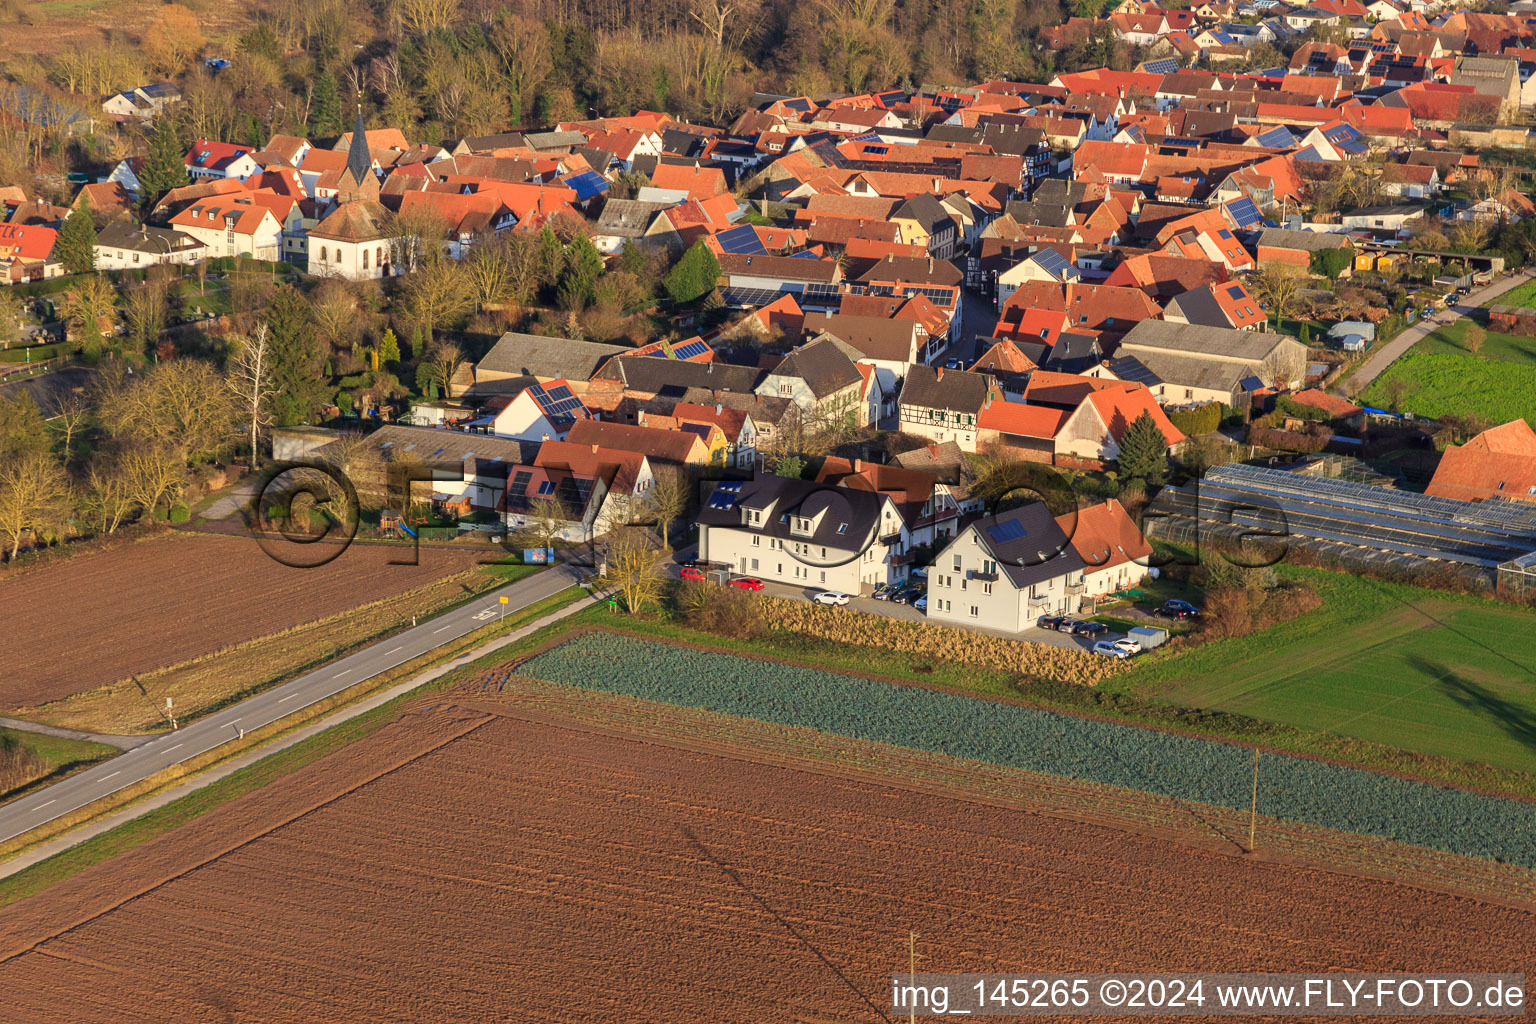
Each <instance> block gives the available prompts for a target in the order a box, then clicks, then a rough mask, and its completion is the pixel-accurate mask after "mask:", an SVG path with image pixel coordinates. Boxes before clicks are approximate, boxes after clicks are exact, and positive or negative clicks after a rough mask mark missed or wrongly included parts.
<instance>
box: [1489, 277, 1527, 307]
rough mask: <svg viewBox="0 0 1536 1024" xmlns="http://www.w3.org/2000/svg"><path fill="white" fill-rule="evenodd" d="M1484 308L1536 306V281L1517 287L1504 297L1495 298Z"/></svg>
mask: <svg viewBox="0 0 1536 1024" xmlns="http://www.w3.org/2000/svg"><path fill="white" fill-rule="evenodd" d="M1483 305H1484V306H1536V281H1527V282H1525V283H1524V284H1521V285H1516V286H1515V287H1514V288H1511V289H1510V290H1509V291H1507V292H1505V293H1504V294H1503V295H1498V296H1495V297H1494V298H1491V299H1489V300H1488V301H1487V302H1485V303H1483Z"/></svg>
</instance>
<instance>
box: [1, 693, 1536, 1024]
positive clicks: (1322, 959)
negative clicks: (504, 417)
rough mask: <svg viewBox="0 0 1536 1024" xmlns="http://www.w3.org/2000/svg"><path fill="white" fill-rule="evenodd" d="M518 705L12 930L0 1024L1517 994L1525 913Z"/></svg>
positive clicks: (244, 802)
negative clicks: (1042, 981) (997, 982)
mask: <svg viewBox="0 0 1536 1024" xmlns="http://www.w3.org/2000/svg"><path fill="white" fill-rule="evenodd" d="M532 699H533V701H534V702H535V703H533V704H530V705H527V706H519V705H518V704H516V703H514V702H512V701H502V702H500V704H498V701H497V699H495V698H488V699H474V700H463V701H458V702H457V703H450V702H445V703H443V704H440V705H438V706H436V707H424V708H421V709H418V710H417V711H415V712H413V713H412V714H409V715H407V716H406V717H405V718H404V719H403V720H402V721H401V722H399V723H397V724H395V725H393V726H390V727H387V728H385V729H383V730H381V731H379V732H378V733H376V734H374V735H373V736H371V737H370V738H368V739H366V740H363V741H361V742H359V743H355V744H353V745H351V746H349V747H347V748H344V749H343V750H342V751H341V752H339V753H338V754H336V755H333V756H331V757H329V758H327V759H326V760H324V761H322V762H319V763H317V764H315V765H312V766H310V768H308V769H307V770H306V771H305V772H304V773H302V774H300V775H295V776H290V777H288V778H286V779H284V780H281V781H279V782H278V783H275V784H273V785H271V786H268V787H266V788H265V789H262V790H258V791H256V792H253V793H251V794H249V795H248V796H246V797H244V798H242V799H241V800H239V801H236V802H235V803H232V804H229V805H226V806H225V807H223V808H221V809H219V810H216V811H214V812H212V813H211V814H209V815H207V816H206V817H204V818H202V819H200V820H198V821H196V822H194V823H192V824H190V825H188V826H185V827H183V828H182V829H180V830H178V831H177V832H174V833H171V834H169V835H167V836H164V837H162V838H161V839H158V840H156V841H154V842H152V843H150V844H148V845H146V846H144V847H141V848H139V849H137V850H134V851H131V852H130V853H128V854H125V855H123V856H120V857H118V858H116V859H115V860H111V861H107V862H105V863H103V864H99V865H97V866H96V867H94V868H91V869H88V870H87V871H85V872H83V873H81V874H80V875H77V876H75V877H74V878H72V879H70V880H69V881H66V882H64V883H61V884H60V885H57V886H55V887H54V888H52V889H49V890H47V891H46V892H44V893H43V894H42V895H40V896H38V897H34V898H33V899H31V900H28V901H25V902H22V903H18V904H14V905H12V906H11V907H8V908H6V910H5V911H4V913H3V914H0V991H3V992H4V993H5V998H4V999H0V1020H3V1021H25V1022H27V1024H48V1022H69V1024H93V1022H97V1021H102V1022H107V1021H111V1022H114V1024H115V1022H117V1021H121V1020H124V1019H135V1020H175V1021H179V1022H199V1021H221V1022H266V1021H285V1022H296V1024H303V1022H326V1024H333V1022H353V1021H356V1022H360V1024H361V1022H368V1024H376V1022H433V1024H436V1022H439V1021H492V1020H494V1021H541V1022H547V1021H602V1022H605V1024H606V1022H612V1021H617V1020H647V1021H667V1022H674V1021H701V1022H710V1024H717V1022H721V1021H818V1022H832V1021H879V1020H885V1019H887V1018H886V1010H885V1007H886V1005H887V1001H888V986H889V979H890V977H891V975H892V973H893V972H894V971H896V970H898V969H900V968H902V967H903V966H904V965H905V962H906V952H905V943H906V938H907V933H908V931H909V930H914V931H916V932H917V933H918V934H919V936H920V938H919V940H918V941H919V952H920V953H921V954H922V955H923V956H924V958H925V959H924V961H923V966H924V967H925V968H927V969H930V970H936V971H1026V970H1063V971H1065V970H1090V969H1118V970H1255V971H1262V970H1290V971H1301V970H1319V971H1322V970H1370V969H1383V970H1450V969H1456V970H1488V971H1526V972H1530V971H1531V970H1532V969H1536V963H1533V960H1536V954H1533V952H1532V951H1533V950H1536V914H1533V913H1531V912H1529V911H1524V910H1519V909H1512V908H1510V907H1506V906H1500V905H1496V904H1493V903H1489V902H1483V901H1479V900H1476V899H1471V898H1467V897H1462V896H1452V895H1446V894H1443V893H1438V892H1433V891H1430V890H1427V889H1421V888H1416V887H1413V886H1409V885H1403V884H1393V883H1390V882H1386V881H1379V880H1373V879H1368V878H1361V877H1357V876H1353V875H1349V874H1341V873H1336V872H1333V871H1330V870H1324V869H1321V868H1316V867H1308V866H1298V865H1295V864H1280V863H1265V862H1262V861H1255V860H1250V859H1244V858H1241V857H1235V856H1232V855H1231V854H1230V853H1227V852H1224V851H1221V850H1217V849H1211V848H1206V847H1203V846H1200V845H1190V844H1186V843H1180V842H1175V841H1173V840H1171V839H1169V838H1165V837H1154V836H1149V835H1145V834H1137V833H1134V832H1125V831H1119V830H1116V829H1113V828H1110V827H1107V826H1106V825H1101V824H1094V823H1091V822H1082V821H1073V820H1068V819H1065V818H1062V817H1057V816H1054V815H1049V814H1044V813H1038V812H1035V811H1030V810H1025V809H1009V808H1005V807H1001V806H998V805H996V804H994V803H991V802H988V801H984V800H981V799H972V798H962V797H960V796H957V795H955V793H950V794H948V795H946V794H943V793H938V792H931V791H920V790H915V789H913V788H911V787H909V786H906V785H900V784H896V783H891V784H883V783H881V782H880V781H879V780H878V779H877V778H875V777H873V775H872V774H871V773H874V772H878V771H879V770H880V766H879V765H878V764H873V765H872V766H871V768H870V771H869V772H864V773H858V774H849V775H838V774H835V773H832V772H831V770H830V768H829V765H831V764H832V760H833V759H832V758H831V757H830V756H829V757H828V758H826V759H825V760H822V761H820V763H818V762H816V761H812V760H805V759H802V760H801V762H800V763H799V765H798V766H797V765H796V764H794V763H793V758H783V759H780V761H779V762H778V763H774V764H767V763H762V762H760V761H756V760H753V758H755V757H756V754H755V753H750V752H747V751H746V750H745V748H738V749H736V750H707V749H704V747H705V746H708V745H710V744H711V743H713V742H714V741H712V740H709V739H708V738H706V737H701V740H702V741H703V742H702V743H701V746H700V747H699V748H696V749H689V748H687V747H683V746H679V745H677V744H676V743H667V742H660V741H656V740H651V741H647V740H642V739H637V738H633V737H626V736H621V735H616V734H613V733H612V732H611V731H609V730H608V729H606V728H601V727H598V726H595V725H594V726H588V725H585V724H583V723H581V722H579V721H577V720H575V719H574V718H565V719H559V720H555V719H552V718H550V717H549V716H548V715H545V717H544V718H543V720H540V715H541V713H543V705H540V704H538V703H537V702H538V701H539V700H540V699H541V698H539V697H537V696H536V697H534V698H532ZM549 699H550V700H554V699H555V698H554V697H551V698H549ZM632 703H633V704H634V705H635V706H642V705H639V702H632ZM551 706H552V705H551ZM642 707H643V706H642ZM647 713H650V714H654V715H657V716H664V715H666V714H667V712H666V711H665V710H658V709H647ZM827 744H828V747H827V749H828V750H832V749H843V748H844V747H846V744H841V743H840V742H838V743H836V744H835V745H834V741H833V740H832V738H827ZM807 752H809V748H807ZM952 764H953V765H956V766H959V767H961V768H963V763H962V762H952ZM957 770H958V769H957ZM1105 1019H1108V1018H1105ZM1250 1019H1252V1018H1250Z"/></svg>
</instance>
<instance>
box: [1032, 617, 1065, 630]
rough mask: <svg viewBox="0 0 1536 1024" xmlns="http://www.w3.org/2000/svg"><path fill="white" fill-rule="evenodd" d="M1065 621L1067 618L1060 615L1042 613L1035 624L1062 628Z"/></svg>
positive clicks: (1045, 627) (1042, 626)
mask: <svg viewBox="0 0 1536 1024" xmlns="http://www.w3.org/2000/svg"><path fill="white" fill-rule="evenodd" d="M1065 621H1067V620H1066V619H1065V618H1063V617H1062V616H1060V615H1042V616H1040V618H1039V619H1037V620H1036V621H1035V625H1037V626H1039V627H1040V628H1041V629H1060V628H1061V624H1062V623H1063V622H1065Z"/></svg>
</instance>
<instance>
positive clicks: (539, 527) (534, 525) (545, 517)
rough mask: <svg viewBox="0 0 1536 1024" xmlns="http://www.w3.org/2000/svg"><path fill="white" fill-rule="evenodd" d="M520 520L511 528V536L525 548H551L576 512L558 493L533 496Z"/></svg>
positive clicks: (572, 519)
mask: <svg viewBox="0 0 1536 1024" xmlns="http://www.w3.org/2000/svg"><path fill="white" fill-rule="evenodd" d="M521 516H522V522H521V523H520V524H519V525H518V526H516V527H514V528H513V530H512V538H513V540H514V541H515V542H517V543H519V544H521V545H522V546H523V547H526V548H552V547H554V546H555V541H557V540H559V539H560V534H561V532H562V531H563V530H565V529H566V528H567V527H569V526H570V525H571V523H572V522H573V521H574V520H575V519H576V513H574V512H572V511H571V508H570V506H569V505H567V504H566V503H565V500H564V499H563V498H561V497H560V495H559V494H558V493H555V494H550V495H546V496H544V497H537V496H535V497H533V498H530V499H529V501H528V511H527V512H524V513H522V514H521Z"/></svg>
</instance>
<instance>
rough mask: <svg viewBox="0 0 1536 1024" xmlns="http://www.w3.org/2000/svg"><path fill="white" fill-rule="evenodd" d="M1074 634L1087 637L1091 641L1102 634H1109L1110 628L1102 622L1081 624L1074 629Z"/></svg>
mask: <svg viewBox="0 0 1536 1024" xmlns="http://www.w3.org/2000/svg"><path fill="white" fill-rule="evenodd" d="M1072 632H1073V634H1074V635H1076V636H1086V637H1089V638H1090V639H1091V638H1093V637H1096V636H1098V635H1099V634H1100V633H1108V632H1109V627H1108V626H1106V625H1104V623H1102V622H1079V623H1078V624H1077V625H1076V626H1074V627H1073V629H1072Z"/></svg>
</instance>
